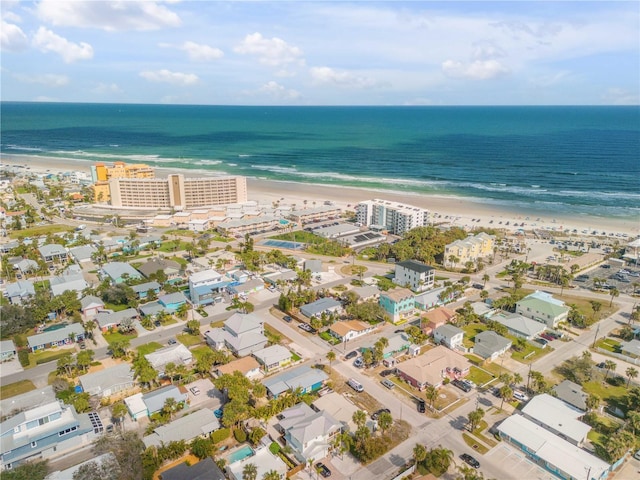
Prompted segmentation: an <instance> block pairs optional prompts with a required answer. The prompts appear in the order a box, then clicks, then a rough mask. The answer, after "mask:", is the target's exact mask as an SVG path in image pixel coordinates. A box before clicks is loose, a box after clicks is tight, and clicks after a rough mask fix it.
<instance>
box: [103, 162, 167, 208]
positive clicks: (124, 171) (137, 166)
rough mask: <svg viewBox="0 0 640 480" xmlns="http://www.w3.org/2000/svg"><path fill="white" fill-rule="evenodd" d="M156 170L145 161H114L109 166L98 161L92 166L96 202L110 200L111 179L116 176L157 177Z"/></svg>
mask: <svg viewBox="0 0 640 480" xmlns="http://www.w3.org/2000/svg"><path fill="white" fill-rule="evenodd" d="M155 176H156V174H155V170H154V168H153V167H150V166H149V165H145V164H144V163H133V164H128V163H124V162H114V164H113V165H111V166H108V165H105V164H104V163H96V164H95V165H93V166H92V167H91V178H92V179H93V182H94V185H93V199H94V201H95V202H96V203H104V202H109V201H110V200H111V192H110V187H109V181H110V180H111V179H114V178H155Z"/></svg>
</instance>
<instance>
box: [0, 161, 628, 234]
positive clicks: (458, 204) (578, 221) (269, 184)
mask: <svg viewBox="0 0 640 480" xmlns="http://www.w3.org/2000/svg"><path fill="white" fill-rule="evenodd" d="M1 162H2V163H3V164H7V165H26V166H29V167H30V168H31V171H38V172H47V171H48V172H64V171H74V170H75V171H87V172H88V171H89V169H90V165H91V163H90V162H84V161H79V160H75V159H62V158H56V157H41V156H34V155H2V157H1ZM178 171H179V173H183V174H185V175H187V176H199V175H202V174H203V173H204V172H202V171H194V170H190V169H189V170H176V169H167V168H156V174H157V175H158V176H166V175H168V174H169V173H175V172H178ZM207 174H208V175H213V174H215V172H207ZM247 186H248V191H249V199H250V200H255V201H259V202H265V203H273V202H275V201H279V202H280V203H281V204H295V205H296V207H297V208H304V205H305V204H304V201H305V200H306V201H307V203H306V208H311V207H313V206H314V202H315V205H316V206H319V205H322V204H323V203H324V201H326V200H330V201H332V202H334V203H335V204H336V205H338V206H340V207H341V208H343V209H351V210H352V209H353V207H354V206H355V204H357V203H358V202H360V201H363V200H369V199H373V198H382V199H385V200H390V201H396V202H401V203H407V204H411V205H416V206H419V207H422V208H426V209H428V210H430V211H431V212H432V214H434V215H440V217H439V218H435V221H436V222H438V223H451V224H453V225H456V226H463V227H467V228H474V227H480V226H483V227H489V228H496V229H500V228H504V229H507V230H516V229H518V228H524V229H525V230H531V229H533V228H538V229H544V228H549V229H555V230H564V229H570V230H573V229H576V230H577V231H578V234H580V233H581V232H583V231H584V230H587V231H588V232H589V233H590V232H591V231H593V230H597V231H598V232H602V231H605V232H607V233H610V232H615V233H626V234H628V235H629V236H630V237H635V236H638V235H640V219H636V221H633V220H632V219H629V220H621V219H615V218H597V217H587V216H580V217H573V216H572V217H568V216H564V217H563V216H558V215H554V216H550V215H547V216H545V215H541V214H540V213H532V212H526V211H515V210H509V209H505V208H500V207H498V206H494V205H490V204H482V203H477V202H471V201H468V200H466V199H464V198H461V197H440V196H432V195H418V194H415V195H414V194H409V195H407V194H394V193H390V192H381V191H371V190H366V189H362V188H350V187H340V186H335V185H317V184H308V183H296V182H281V181H274V180H264V179H257V178H250V177H249V178H247ZM474 220H475V221H474ZM478 220H479V221H478ZM500 222H502V223H500ZM506 222H509V225H508V226H507V225H505V223H506ZM514 222H515V223H517V224H518V226H514ZM523 222H524V223H525V225H524V227H521V226H520V225H521V224H522V223H523Z"/></svg>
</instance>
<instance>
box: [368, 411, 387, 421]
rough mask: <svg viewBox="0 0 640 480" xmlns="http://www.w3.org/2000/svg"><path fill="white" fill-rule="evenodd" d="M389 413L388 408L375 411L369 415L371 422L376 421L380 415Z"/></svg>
mask: <svg viewBox="0 0 640 480" xmlns="http://www.w3.org/2000/svg"><path fill="white" fill-rule="evenodd" d="M384 412H386V413H391V410H389V409H388V408H381V409H380V410H376V411H375V412H373V413H372V414H371V420H377V419H378V417H379V416H380V414H381V413H384Z"/></svg>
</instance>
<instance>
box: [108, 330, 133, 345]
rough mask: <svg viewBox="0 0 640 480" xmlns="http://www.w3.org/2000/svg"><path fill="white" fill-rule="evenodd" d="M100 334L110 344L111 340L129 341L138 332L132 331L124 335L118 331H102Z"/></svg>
mask: <svg viewBox="0 0 640 480" xmlns="http://www.w3.org/2000/svg"><path fill="white" fill-rule="evenodd" d="M102 336H103V337H104V339H105V340H106V341H107V343H108V344H109V345H111V344H112V343H113V342H117V341H120V340H129V341H131V340H132V339H134V338H136V337H137V336H138V334H137V333H135V332H132V333H131V334H130V335H124V334H122V333H120V332H113V333H103V334H102Z"/></svg>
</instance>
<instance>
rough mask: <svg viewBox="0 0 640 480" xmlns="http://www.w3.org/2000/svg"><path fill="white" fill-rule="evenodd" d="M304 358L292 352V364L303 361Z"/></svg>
mask: <svg viewBox="0 0 640 480" xmlns="http://www.w3.org/2000/svg"><path fill="white" fill-rule="evenodd" d="M301 359H302V357H300V355H298V354H297V353H296V352H291V361H292V362H297V361H298V360H301Z"/></svg>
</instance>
